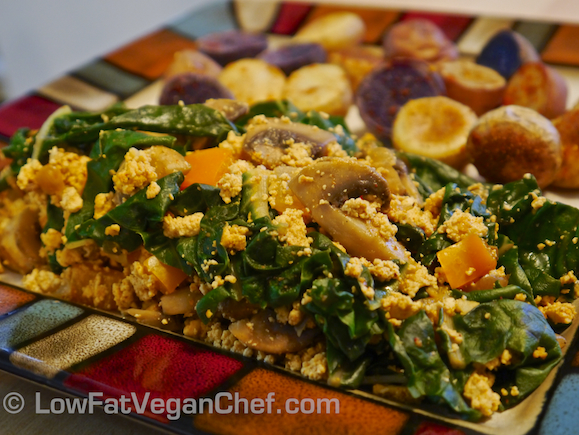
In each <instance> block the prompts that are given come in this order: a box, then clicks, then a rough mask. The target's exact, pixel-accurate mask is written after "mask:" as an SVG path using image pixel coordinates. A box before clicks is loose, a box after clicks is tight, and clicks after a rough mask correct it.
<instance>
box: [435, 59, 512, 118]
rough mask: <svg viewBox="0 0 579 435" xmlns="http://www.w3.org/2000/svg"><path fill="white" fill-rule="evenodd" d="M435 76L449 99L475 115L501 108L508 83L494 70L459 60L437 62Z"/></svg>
mask: <svg viewBox="0 0 579 435" xmlns="http://www.w3.org/2000/svg"><path fill="white" fill-rule="evenodd" d="M438 72H439V73H440V75H441V76H442V79H443V80H444V84H445V85H446V94H447V95H448V97H449V98H452V99H453V100H456V101H459V102H461V103H462V104H465V105H467V106H468V107H470V108H471V109H472V110H474V112H475V113H476V114H477V115H479V116H480V115H482V114H484V113H486V112H488V111H489V110H492V109H495V108H496V107H498V106H500V105H501V102H502V100H503V94H504V93H505V88H506V86H507V81H506V80H505V79H504V77H503V76H501V75H500V74H499V73H498V72H496V71H495V70H494V69H491V68H488V67H486V66H483V65H479V64H477V63H474V62H471V61H468V60H465V59H462V60H452V61H445V62H440V63H439V64H438Z"/></svg>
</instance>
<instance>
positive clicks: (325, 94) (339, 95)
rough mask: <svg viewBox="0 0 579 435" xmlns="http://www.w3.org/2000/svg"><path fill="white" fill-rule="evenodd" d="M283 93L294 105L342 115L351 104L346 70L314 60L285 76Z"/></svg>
mask: <svg viewBox="0 0 579 435" xmlns="http://www.w3.org/2000/svg"><path fill="white" fill-rule="evenodd" d="M285 97H286V98H287V99H288V100H290V101H291V102H292V103H294V104H295V105H296V106H297V107H298V109H300V110H303V111H305V112H307V111H308V110H316V111H318V112H326V113H328V114H330V115H345V114H346V112H347V111H348V109H349V107H350V105H351V104H352V88H351V86H350V81H349V80H348V77H347V76H346V72H345V71H344V70H343V69H342V68H340V67H339V66H337V65H332V64H329V63H315V64H312V65H307V66H304V67H302V68H300V69H298V70H296V71H294V72H293V73H291V75H290V76H289V77H288V80H287V83H286V87H285Z"/></svg>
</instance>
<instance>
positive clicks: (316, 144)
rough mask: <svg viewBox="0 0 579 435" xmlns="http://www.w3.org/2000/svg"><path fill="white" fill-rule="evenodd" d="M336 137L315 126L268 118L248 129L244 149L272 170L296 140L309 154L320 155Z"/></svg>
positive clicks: (255, 159) (252, 157) (255, 160)
mask: <svg viewBox="0 0 579 435" xmlns="http://www.w3.org/2000/svg"><path fill="white" fill-rule="evenodd" d="M335 140H336V136H334V135H333V134H332V133H330V132H329V131H326V130H322V129H321V128H318V127H315V126H312V125H306V124H300V123H297V122H284V121H281V122H280V121H279V120H273V119H268V120H267V121H266V122H265V123H263V124H257V125H254V126H252V127H251V128H250V129H248V132H247V134H246V136H245V140H244V143H243V151H244V153H245V154H247V156H248V157H249V158H250V159H251V160H252V161H254V162H256V163H259V164H263V165H264V166H265V167H267V168H268V169H272V168H274V167H276V166H278V165H280V164H281V158H282V157H283V156H284V154H285V150H286V149H287V148H289V147H290V146H291V145H292V144H294V143H303V144H306V145H307V146H308V147H309V149H310V155H311V156H312V157H314V158H317V157H321V156H322V155H324V154H325V151H326V146H327V145H328V144H329V143H330V142H333V141H335Z"/></svg>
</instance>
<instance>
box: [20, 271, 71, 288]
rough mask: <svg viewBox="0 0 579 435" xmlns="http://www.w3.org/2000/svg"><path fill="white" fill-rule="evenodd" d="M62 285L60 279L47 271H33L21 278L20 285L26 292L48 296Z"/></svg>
mask: <svg viewBox="0 0 579 435" xmlns="http://www.w3.org/2000/svg"><path fill="white" fill-rule="evenodd" d="M61 284H62V280H61V279H60V277H59V276H58V275H57V274H55V273H52V272H51V271H49V270H42V269H33V270H32V272H30V273H29V274H28V275H24V277H23V278H22V285H23V286H24V288H25V289H26V290H30V291H32V292H35V293H44V294H50V293H54V292H55V291H57V290H58V289H59V288H60V286H61Z"/></svg>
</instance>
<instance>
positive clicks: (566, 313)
mask: <svg viewBox="0 0 579 435" xmlns="http://www.w3.org/2000/svg"><path fill="white" fill-rule="evenodd" d="M538 308H539V310H541V312H542V313H543V315H544V316H545V318H546V319H549V320H551V321H552V322H553V323H563V324H566V325H568V324H570V323H571V322H573V319H574V318H575V314H576V313H577V311H576V309H575V306H574V305H573V304H570V303H568V302H559V301H557V302H554V303H552V304H548V305H546V306H539V307H538Z"/></svg>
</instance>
